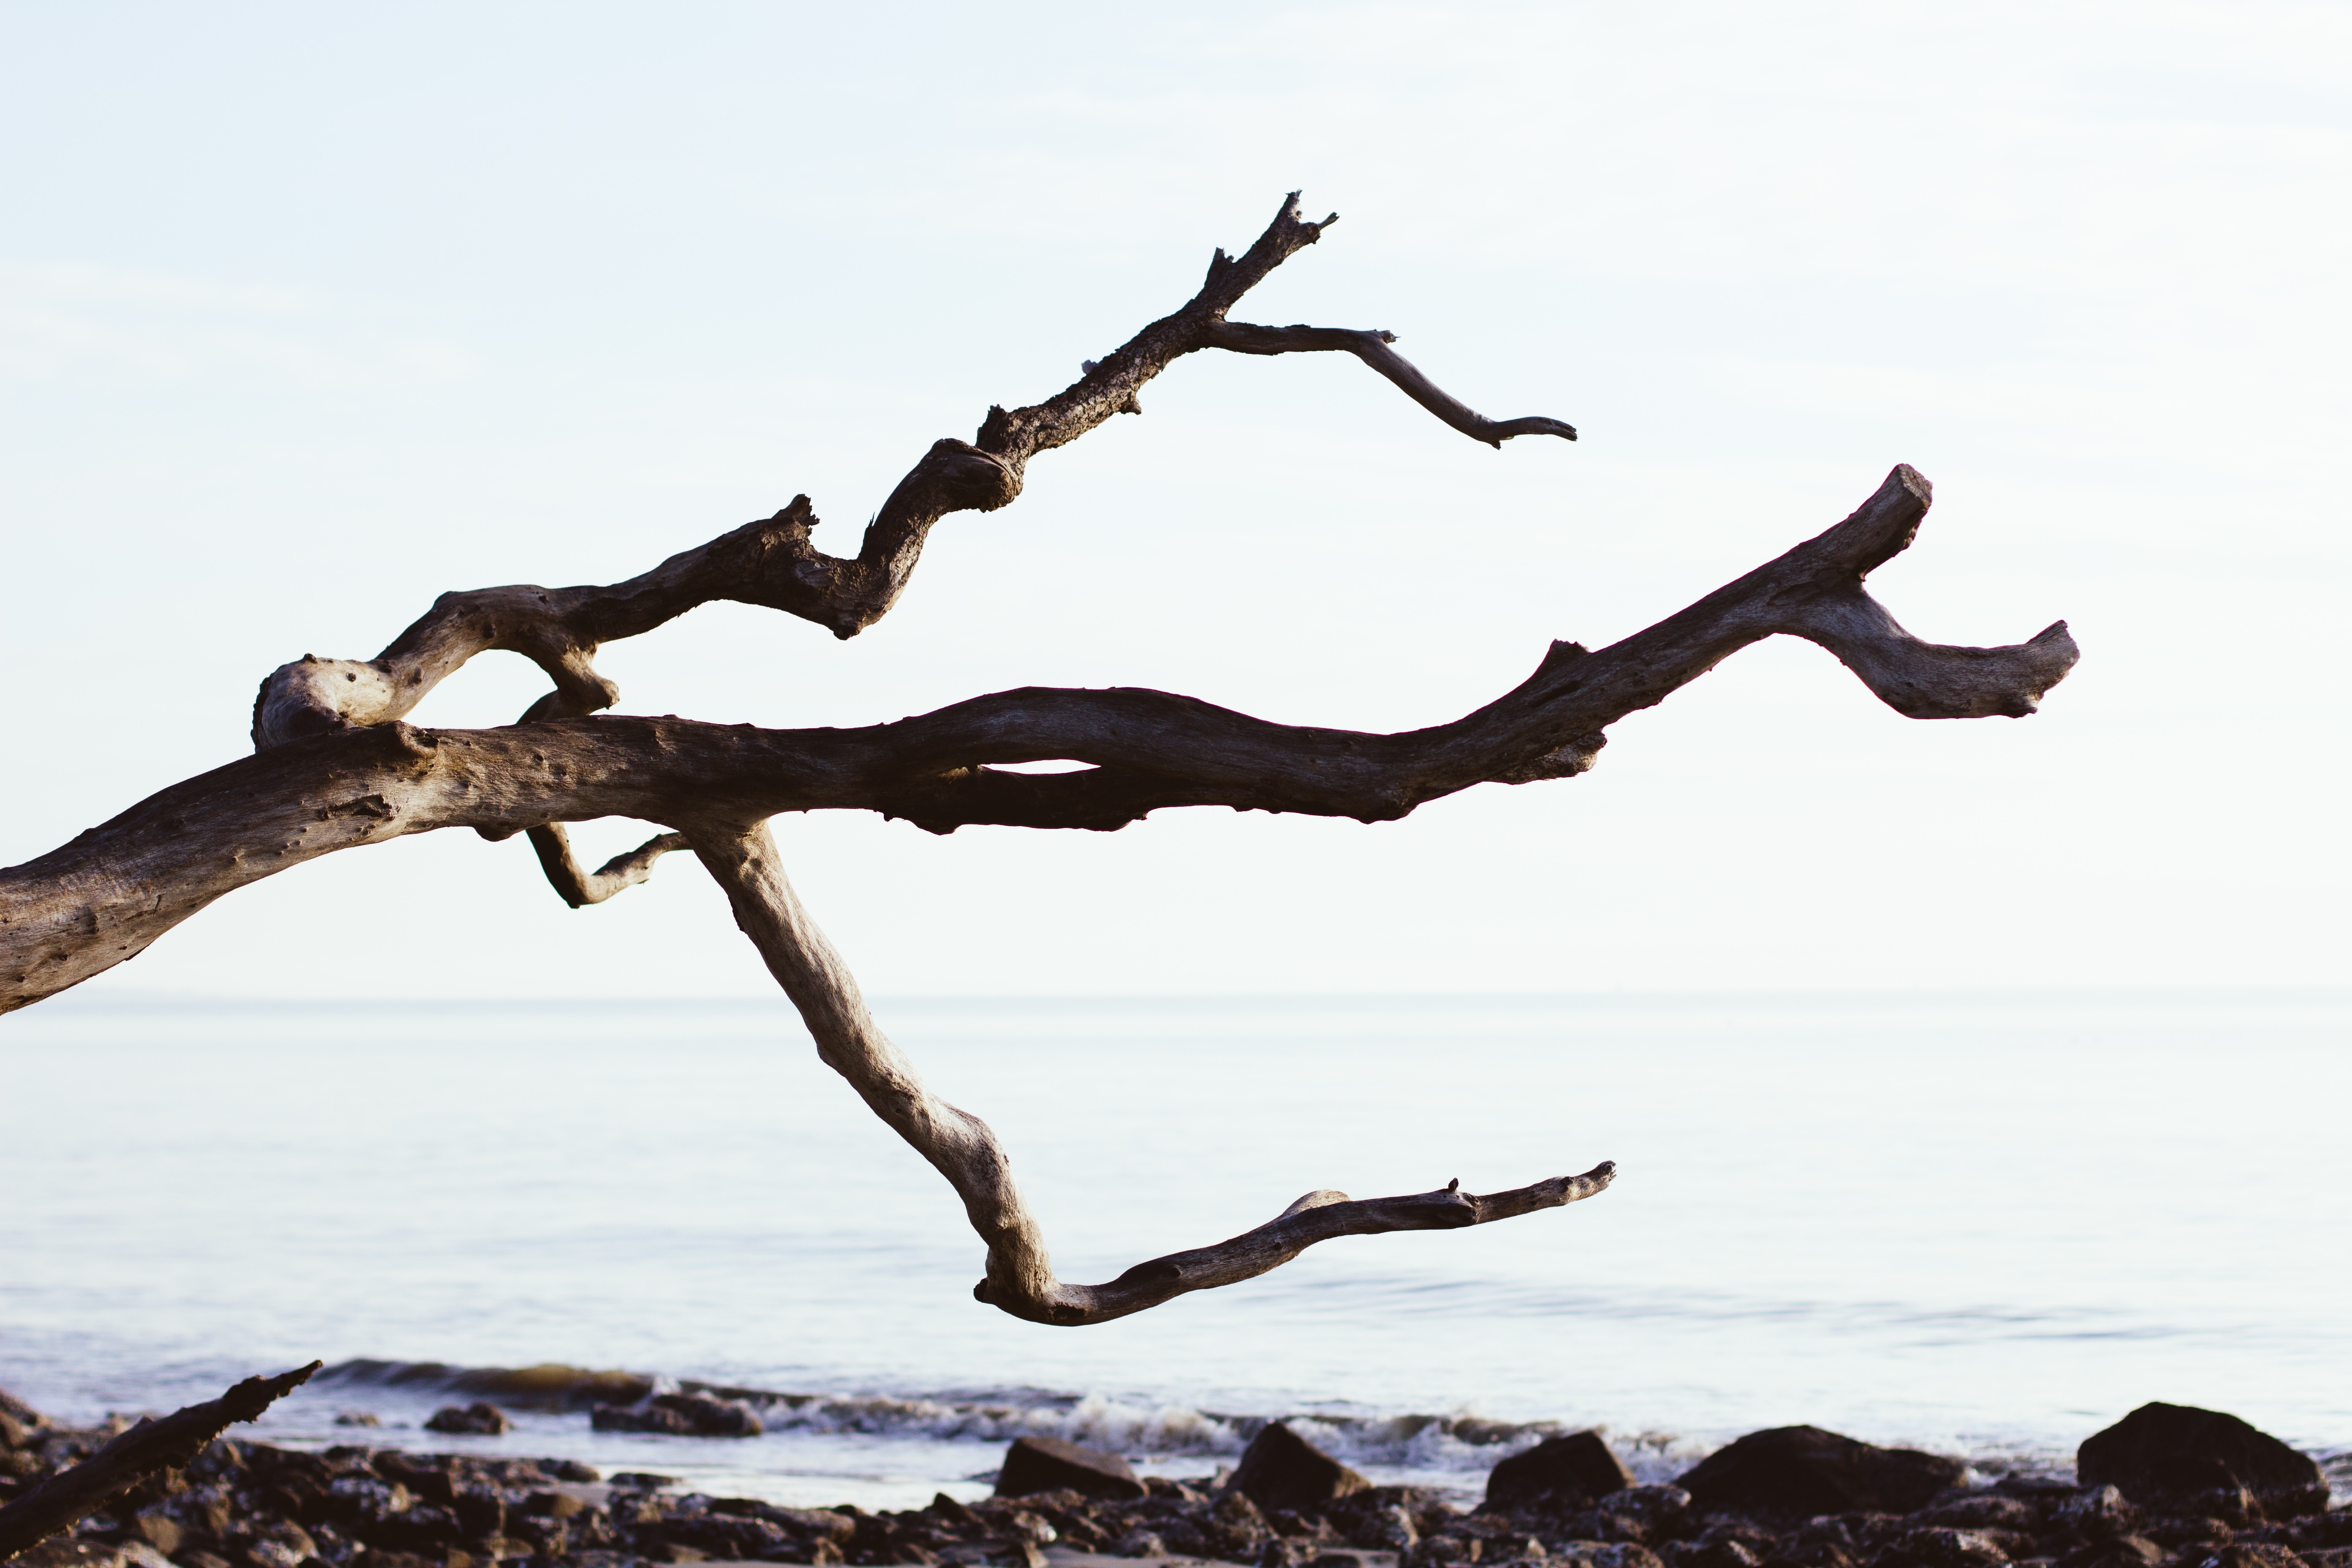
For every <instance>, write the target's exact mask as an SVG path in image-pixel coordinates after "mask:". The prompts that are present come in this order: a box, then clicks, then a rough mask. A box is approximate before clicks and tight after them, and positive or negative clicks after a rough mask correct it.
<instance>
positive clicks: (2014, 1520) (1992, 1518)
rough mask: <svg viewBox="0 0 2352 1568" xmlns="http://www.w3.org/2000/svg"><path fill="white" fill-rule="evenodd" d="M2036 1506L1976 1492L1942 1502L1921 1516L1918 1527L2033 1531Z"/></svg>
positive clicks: (1997, 1493)
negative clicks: (1948, 1526) (2034, 1508)
mask: <svg viewBox="0 0 2352 1568" xmlns="http://www.w3.org/2000/svg"><path fill="white" fill-rule="evenodd" d="M2034 1519H2035V1515H2034V1511H2033V1505H2032V1503H2028V1502H2021V1501H2019V1500H2017V1499H2016V1498H2013V1497H2003V1496H2001V1495H2000V1493H1999V1492H1977V1493H1975V1494H1973V1495H1971V1496H1969V1497H1962V1498H1954V1499H1953V1500H1951V1501H1949V1502H1940V1503H1937V1505H1936V1506H1935V1507H1933V1508H1931V1509H1928V1510H1927V1511H1925V1512H1924V1513H1921V1514H1920V1515H1919V1516H1918V1517H1917V1518H1916V1520H1915V1521H1913V1522H1914V1523H1917V1524H1948V1525H1950V1526H1951V1527H1952V1528H1954V1529H1955V1530H2032V1528H2033V1525H2034Z"/></svg>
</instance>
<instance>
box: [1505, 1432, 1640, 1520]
mask: <svg viewBox="0 0 2352 1568" xmlns="http://www.w3.org/2000/svg"><path fill="white" fill-rule="evenodd" d="M1632 1486H1633V1471H1631V1470H1629V1469H1627V1468H1625V1461H1624V1460H1622V1459H1621V1458H1618V1457H1617V1454H1616V1451H1615V1450H1614V1449H1612V1448H1611V1447H1609V1444H1608V1441H1607V1439H1605V1438H1603V1437H1602V1436H1601V1434H1600V1433H1598V1432H1571V1433H1570V1434H1569V1435H1568V1436H1564V1437H1547V1438H1545V1439H1544V1440H1543V1441H1542V1442H1540V1443H1538V1444H1537V1445H1536V1446H1535V1447H1532V1448H1529V1449H1527V1450H1526V1451H1525V1452H1523V1453H1517V1454H1513V1455H1512V1456H1511V1457H1510V1458H1507V1459H1505V1460H1504V1461H1503V1462H1502V1463H1501V1464H1498V1465H1496V1467H1495V1468H1494V1469H1493V1470H1492V1471H1491V1472H1489V1473H1488V1475H1487V1477H1486V1507H1487V1508H1489V1509H1491V1510H1496V1511H1500V1510H1507V1509H1514V1508H1531V1507H1542V1506H1547V1505H1549V1506H1553V1507H1560V1506H1566V1505H1570V1504H1573V1505H1579V1506H1582V1505H1586V1504H1591V1503H1593V1502H1597V1501H1598V1500H1601V1499H1602V1498H1604V1497H1607V1496H1609V1495H1611V1494H1612V1493H1613V1492H1621V1491H1624V1490H1626V1489H1628V1488H1630V1487H1632Z"/></svg>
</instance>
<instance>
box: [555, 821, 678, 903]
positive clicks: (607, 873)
mask: <svg viewBox="0 0 2352 1568" xmlns="http://www.w3.org/2000/svg"><path fill="white" fill-rule="evenodd" d="M530 847H531V848H532V849H534V850H536V851H537V852H538V855H539V865H540V868H541V870H543V871H545V872H546V873H547V880H548V882H549V884H550V885H551V886H552V887H553V888H554V889H555V891H556V894H557V896H558V897H560V898H562V900H563V901H564V902H565V903H567V904H570V905H571V906H572V908H573V909H575V910H576V909H579V908H580V907H581V906H582V905H583V904H601V903H603V902H604V900H606V899H609V898H611V897H612V896H613V895H614V893H617V892H619V891H620V890H621V889H624V888H634V887H635V886H636V885H637V884H638V883H639V882H642V881H644V880H645V879H646V878H648V877H650V876H652V875H653V874H654V862H655V861H656V860H658V859H660V858H662V857H663V856H665V855H667V854H668V853H669V852H670V851H671V850H673V849H683V848H685V847H687V843H686V836H685V835H683V834H679V833H664V834H660V835H658V836H656V837H652V838H648V839H646V841H645V842H644V843H643V844H640V845H638V846H637V847H635V849H632V850H630V851H629V852H628V853H626V854H625V855H615V856H614V857H613V858H611V859H610V860H607V861H605V862H604V866H603V867H602V868H600V869H598V870H594V871H583V870H582V869H581V868H580V862H579V861H577V860H575V859H573V858H572V836H571V835H570V834H568V833H566V832H564V830H563V824H562V823H560V822H551V823H549V824H547V825H546V826H543V827H534V828H531V829H530Z"/></svg>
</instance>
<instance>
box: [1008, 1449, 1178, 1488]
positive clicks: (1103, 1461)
mask: <svg viewBox="0 0 2352 1568" xmlns="http://www.w3.org/2000/svg"><path fill="white" fill-rule="evenodd" d="M1063 1489H1070V1490H1072V1491H1078V1492H1083V1493H1085V1494H1086V1495H1087V1496H1088V1497H1099V1498H1139V1497H1141V1496H1143V1495H1144V1490H1143V1483H1142V1482H1141V1481H1139V1480H1137V1479H1135V1471H1134V1470H1133V1469H1132V1468H1129V1465H1128V1462H1127V1461H1126V1460H1125V1459H1123V1458H1119V1456H1118V1455H1117V1454H1111V1453H1106V1452H1105V1451H1103V1450H1102V1449H1100V1448H1087V1447H1080V1446H1079V1445H1078V1444H1076V1443H1068V1442H1065V1441H1063V1440H1062V1439H1061V1438H1059V1437H1015V1438H1014V1439H1013V1446H1012V1447H1009V1448H1007V1449H1006V1450H1005V1451H1004V1464H1003V1467H1002V1468H1000V1469H999V1470H998V1471H997V1473H996V1495H997V1496H998V1497H1027V1496H1029V1495H1030V1494H1031V1493H1033V1492H1053V1491H1061V1490H1063Z"/></svg>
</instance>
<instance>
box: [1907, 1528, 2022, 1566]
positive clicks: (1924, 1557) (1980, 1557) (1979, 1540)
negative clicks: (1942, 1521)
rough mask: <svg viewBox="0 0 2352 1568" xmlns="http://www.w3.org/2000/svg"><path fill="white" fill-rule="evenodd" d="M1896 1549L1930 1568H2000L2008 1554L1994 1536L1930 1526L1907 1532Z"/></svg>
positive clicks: (2006, 1560)
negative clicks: (1993, 1538) (1992, 1537)
mask: <svg viewBox="0 0 2352 1568" xmlns="http://www.w3.org/2000/svg"><path fill="white" fill-rule="evenodd" d="M1895 1544H1896V1549H1897V1550H1898V1551H1900V1552H1902V1553H1903V1555H1904V1556H1906V1557H1908V1558H1910V1559H1911V1560H1912V1561H1913V1562H1915V1563H1926V1564H1927V1568H2000V1564H2002V1563H2007V1562H2008V1561H2009V1553H2008V1552H2006V1551H2005V1550H2003V1549H2002V1548H2001V1546H2000V1544H1999V1543H1998V1542H1995V1541H1993V1540H1992V1539H1991V1537H1990V1536H1988V1535H1985V1534H1984V1533H1982V1532H1981V1531H1974V1530H1955V1529H1953V1528H1951V1527H1950V1526H1948V1525H1928V1526H1927V1527H1926V1528H1924V1529H1920V1530H1913V1531H1906V1532H1905V1533H1904V1536H1903V1539H1902V1540H1901V1541H1900V1542H1896V1543H1895Z"/></svg>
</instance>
